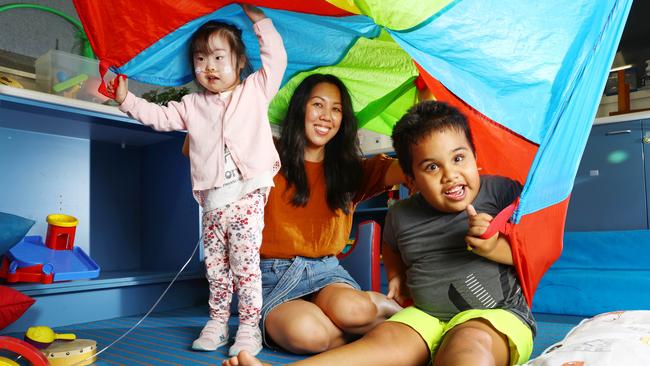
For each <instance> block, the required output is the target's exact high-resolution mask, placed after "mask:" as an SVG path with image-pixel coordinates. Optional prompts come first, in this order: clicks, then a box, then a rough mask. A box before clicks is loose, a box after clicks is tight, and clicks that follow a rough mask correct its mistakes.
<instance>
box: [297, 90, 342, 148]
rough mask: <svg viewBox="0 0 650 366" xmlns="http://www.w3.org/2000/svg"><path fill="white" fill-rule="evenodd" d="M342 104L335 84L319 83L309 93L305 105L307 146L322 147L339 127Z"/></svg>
mask: <svg viewBox="0 0 650 366" xmlns="http://www.w3.org/2000/svg"><path fill="white" fill-rule="evenodd" d="M342 118H343V105H342V104H341V92H340V91H339V88H338V87H337V86H336V85H333V84H330V83H326V82H323V83H319V84H316V86H314V88H313V89H312V90H311V93H310V94H309V99H308V100H307V105H306V106H305V135H306V137H307V147H308V148H312V149H314V148H316V149H320V148H324V147H325V145H326V144H327V143H328V142H329V141H330V140H331V139H332V138H333V137H334V136H335V135H336V133H337V132H338V131H339V128H340V127H341V119H342Z"/></svg>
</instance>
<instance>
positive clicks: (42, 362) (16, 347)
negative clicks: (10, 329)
mask: <svg viewBox="0 0 650 366" xmlns="http://www.w3.org/2000/svg"><path fill="white" fill-rule="evenodd" d="M0 350H8V351H11V352H13V353H16V354H18V355H20V356H23V357H24V358H25V359H26V360H27V361H29V362H31V364H32V365H33V366H48V365H49V363H48V362H47V358H46V357H45V355H44V354H43V353H41V351H39V350H38V349H37V348H36V347H34V346H32V345H31V344H29V343H27V342H25V341H22V340H20V339H18V338H13V337H7V336H0Z"/></svg>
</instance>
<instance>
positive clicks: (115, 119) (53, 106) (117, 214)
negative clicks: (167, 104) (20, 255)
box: [0, 85, 207, 332]
mask: <svg viewBox="0 0 650 366" xmlns="http://www.w3.org/2000/svg"><path fill="white" fill-rule="evenodd" d="M183 137H184V134H183V133H177V132H173V133H160V132H156V131H153V130H151V129H150V128H148V127H145V126H142V125H141V124H140V123H138V122H137V121H134V120H132V119H130V118H128V117H127V116H126V115H124V114H123V113H121V112H120V111H119V110H118V109H117V108H116V107H109V106H104V105H99V104H94V103H90V102H85V101H78V100H74V99H68V98H63V97H59V96H55V95H50V94H44V93H39V92H33V91H29V90H21V89H15V88H10V87H6V86H2V85H0V167H2V172H3V178H2V179H1V180H0V211H3V212H9V213H13V214H16V215H21V216H25V217H29V218H31V219H33V220H35V221H36V222H37V224H36V225H34V227H33V228H32V229H31V230H30V232H29V233H28V235H40V236H44V235H45V233H46V231H47V223H46V222H45V218H46V217H47V215H48V214H51V213H65V214H70V215H73V216H75V217H76V218H77V219H78V220H79V224H78V226H77V232H76V238H75V246H79V247H81V248H83V249H84V251H85V252H86V253H88V254H89V255H90V257H91V258H92V259H93V260H94V261H95V262H97V264H98V265H99V267H100V268H101V272H100V276H99V277H98V278H97V279H93V280H89V281H70V282H61V283H54V284H50V285H42V284H30V283H21V284H11V286H13V287H15V288H16V289H18V290H20V291H23V292H24V293H26V294H28V295H29V296H32V297H35V298H36V299H37V301H36V304H35V305H34V306H32V307H31V308H30V309H29V310H28V311H27V312H26V313H25V314H24V315H23V317H21V319H19V321H18V322H16V323H14V324H13V325H12V326H10V327H9V328H7V329H5V330H4V332H11V331H20V330H22V329H21V328H24V327H26V326H29V325H33V324H35V323H36V322H38V323H39V324H46V325H49V326H61V325H69V324H74V323H78V322H83V321H93V320H100V319H106V318H110V317H116V316H127V315H132V314H137V313H141V312H144V311H146V310H147V309H148V307H149V306H150V305H151V304H152V303H153V301H154V300H155V299H156V298H157V296H158V295H159V294H160V293H161V292H162V290H163V289H164V287H165V286H166V284H167V282H168V281H169V280H171V278H172V277H173V276H174V274H175V273H176V271H177V270H179V269H180V268H181V266H182V265H183V264H184V263H185V261H186V260H187V258H188V257H189V255H190V254H191V253H192V250H193V249H194V246H195V245H196V243H197V241H198V239H199V232H200V227H199V209H198V206H197V204H196V202H195V201H194V199H193V197H192V194H191V187H190V173H189V162H188V161H187V159H186V158H185V157H183V156H182V155H181V153H180V151H181V146H182V143H183ZM186 271H187V274H186V275H184V276H182V277H181V280H182V281H183V284H182V285H180V286H175V287H176V289H174V288H173V289H174V290H173V291H172V294H170V295H168V298H167V299H166V301H165V302H163V303H161V309H171V308H175V307H180V306H194V305H196V304H198V303H201V302H203V299H204V298H207V284H206V283H205V280H204V279H203V276H202V271H203V269H202V265H201V263H200V262H199V260H198V258H197V257H195V258H194V259H193V260H192V262H191V263H190V265H189V266H188V269H187V270H186ZM174 291H175V292H176V294H173V292H174Z"/></svg>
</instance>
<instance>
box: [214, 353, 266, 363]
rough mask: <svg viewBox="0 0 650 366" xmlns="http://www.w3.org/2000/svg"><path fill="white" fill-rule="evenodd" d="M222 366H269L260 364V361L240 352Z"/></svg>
mask: <svg viewBox="0 0 650 366" xmlns="http://www.w3.org/2000/svg"><path fill="white" fill-rule="evenodd" d="M221 365H222V366H271V365H270V364H268V363H262V362H261V361H260V360H258V359H257V358H255V357H254V356H251V354H250V353H248V352H247V351H241V352H239V354H238V355H237V356H236V357H231V358H229V359H227V360H225V361H223V362H222V363H221Z"/></svg>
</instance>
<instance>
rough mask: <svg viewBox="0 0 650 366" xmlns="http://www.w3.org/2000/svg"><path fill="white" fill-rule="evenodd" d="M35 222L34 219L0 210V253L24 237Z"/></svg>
mask: <svg viewBox="0 0 650 366" xmlns="http://www.w3.org/2000/svg"><path fill="white" fill-rule="evenodd" d="M35 223H36V222H35V221H34V220H30V219H26V218H24V217H20V216H16V215H12V214H8V213H4V212H0V255H2V254H4V253H5V252H6V251H8V250H9V249H10V248H11V247H13V246H14V245H15V244H16V243H18V242H19V241H20V240H21V239H22V238H24V237H25V235H27V232H28V231H29V229H31V228H32V226H33V225H34V224H35Z"/></svg>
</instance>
